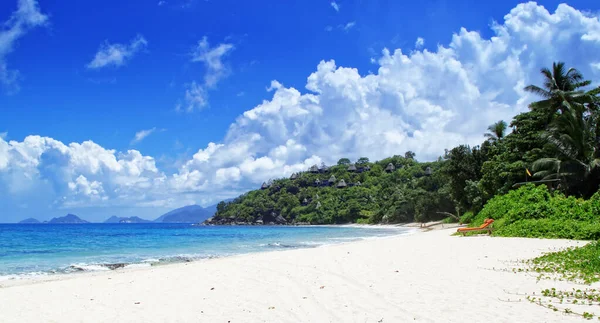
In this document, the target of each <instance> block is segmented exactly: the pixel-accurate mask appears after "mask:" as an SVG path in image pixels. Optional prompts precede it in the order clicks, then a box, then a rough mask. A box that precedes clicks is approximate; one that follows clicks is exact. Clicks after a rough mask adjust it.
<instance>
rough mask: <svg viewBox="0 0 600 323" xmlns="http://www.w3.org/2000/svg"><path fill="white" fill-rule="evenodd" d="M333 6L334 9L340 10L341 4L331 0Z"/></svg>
mask: <svg viewBox="0 0 600 323" xmlns="http://www.w3.org/2000/svg"><path fill="white" fill-rule="evenodd" d="M331 7H332V8H333V10H335V11H337V12H339V11H340V5H339V4H337V3H336V2H335V1H332V2H331Z"/></svg>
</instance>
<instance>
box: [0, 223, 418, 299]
mask: <svg viewBox="0 0 600 323" xmlns="http://www.w3.org/2000/svg"><path fill="white" fill-rule="evenodd" d="M225 226H229V225H225ZM313 226H314V225H298V226H294V227H313ZM288 227H289V226H288ZM319 227H351V228H362V229H374V230H377V229H406V230H407V231H401V232H399V233H397V234H390V235H385V236H371V237H348V239H347V240H346V239H342V240H335V241H337V242H331V241H329V242H323V243H322V244H318V245H314V246H312V245H310V244H304V245H301V246H297V247H290V248H287V247H281V248H274V249H272V250H256V251H249V252H245V253H238V254H223V255H216V256H210V257H205V258H185V257H181V256H180V255H170V256H165V257H159V258H161V259H162V258H166V259H167V260H164V261H159V259H155V260H156V261H155V262H145V261H140V262H122V263H89V264H82V263H78V264H72V265H70V267H73V271H70V272H69V271H63V272H60V271H55V272H36V273H18V274H9V275H3V276H0V289H2V288H9V287H13V286H20V285H30V284H37V283H44V282H51V281H60V280H65V279H73V278H78V277H85V276H95V275H102V274H111V273H125V272H132V271H139V270H151V269H153V268H162V267H169V266H177V265H186V264H191V263H198V262H206V261H211V260H218V259H226V258H231V257H239V256H247V255H256V254H263V253H274V252H285V251H292V250H303V249H315V248H322V247H328V246H336V245H344V244H350V243H356V242H361V241H369V240H376V239H387V238H393V237H398V236H403V235H409V234H415V233H418V232H419V231H420V230H418V227H416V228H415V227H405V225H404V224H330V225H319ZM169 258H181V260H179V261H177V260H168V259H169ZM184 258H185V259H184ZM84 267H91V268H96V269H95V270H91V269H83V268H84Z"/></svg>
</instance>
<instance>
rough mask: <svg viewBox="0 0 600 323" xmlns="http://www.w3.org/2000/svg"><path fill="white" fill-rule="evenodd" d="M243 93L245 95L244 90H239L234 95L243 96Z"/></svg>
mask: <svg viewBox="0 0 600 323" xmlns="http://www.w3.org/2000/svg"><path fill="white" fill-rule="evenodd" d="M244 95H246V92H244V91H240V92H238V94H236V96H244Z"/></svg>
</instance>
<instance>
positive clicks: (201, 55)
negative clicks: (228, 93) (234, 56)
mask: <svg viewBox="0 0 600 323" xmlns="http://www.w3.org/2000/svg"><path fill="white" fill-rule="evenodd" d="M234 49H235V46H233V44H229V43H222V44H219V45H217V46H215V47H212V48H211V47H210V44H209V43H208V39H207V38H206V36H205V37H203V38H202V40H200V41H199V42H198V45H197V46H196V48H194V50H193V51H192V62H201V63H204V67H205V70H206V71H205V73H204V83H203V84H198V83H196V81H192V83H190V84H188V85H186V90H185V99H184V103H179V104H178V105H177V106H176V110H177V111H182V110H185V111H187V112H192V111H194V110H201V109H202V108H204V107H205V106H206V105H208V89H211V88H214V87H216V85H217V83H219V81H221V80H222V79H223V78H225V77H227V76H228V75H229V74H230V73H231V70H230V69H229V67H228V66H227V64H225V63H224V62H223V59H224V58H225V56H227V55H229V53H231V51H233V50H234Z"/></svg>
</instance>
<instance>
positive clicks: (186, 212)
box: [19, 200, 231, 224]
mask: <svg viewBox="0 0 600 323" xmlns="http://www.w3.org/2000/svg"><path fill="white" fill-rule="evenodd" d="M229 201H231V200H226V201H223V202H221V203H225V202H229ZM216 212H217V205H216V204H215V205H210V206H207V207H202V206H200V205H188V206H184V207H181V208H178V209H175V210H172V211H169V212H167V213H165V214H163V215H161V216H159V217H158V218H156V219H155V220H154V221H151V220H146V219H142V218H140V217H137V216H131V217H119V216H116V215H113V216H111V217H110V218H108V219H106V220H104V222H102V223H113V224H114V223H202V222H204V221H206V220H207V219H208V218H210V217H212V216H214V215H215V213H216ZM19 223H20V224H39V223H49V224H72V223H78V224H83V223H90V222H88V221H85V220H83V219H81V218H80V217H78V216H77V215H75V214H67V215H65V216H63V217H56V218H53V219H52V220H50V221H43V222H41V221H39V220H37V219H34V218H28V219H25V220H22V221H20V222H19Z"/></svg>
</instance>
